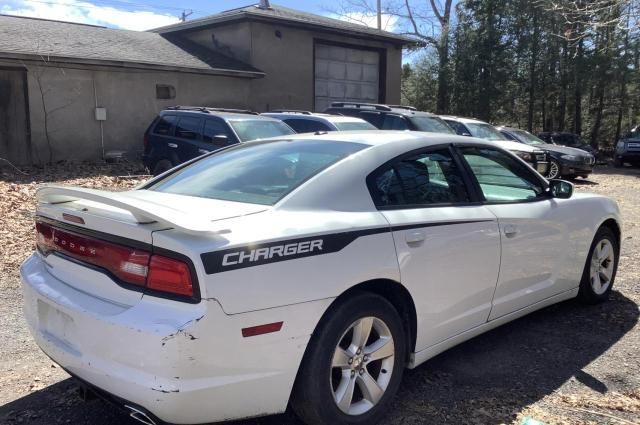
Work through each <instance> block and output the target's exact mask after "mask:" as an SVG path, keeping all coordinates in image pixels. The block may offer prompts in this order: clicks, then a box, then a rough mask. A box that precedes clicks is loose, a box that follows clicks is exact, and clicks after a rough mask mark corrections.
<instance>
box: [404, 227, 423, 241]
mask: <svg viewBox="0 0 640 425" xmlns="http://www.w3.org/2000/svg"><path fill="white" fill-rule="evenodd" d="M425 237H426V236H425V234H424V232H423V231H422V230H410V231H408V232H407V233H405V240H406V241H407V243H418V242H422V241H424V239H425Z"/></svg>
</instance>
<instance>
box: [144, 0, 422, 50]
mask: <svg viewBox="0 0 640 425" xmlns="http://www.w3.org/2000/svg"><path fill="white" fill-rule="evenodd" d="M241 20H254V21H263V22H276V23H280V24H285V25H291V26H302V27H304V28H306V29H317V30H324V31H330V32H335V33H340V34H342V35H345V34H349V35H352V36H356V37H366V38H370V39H378V40H382V41H387V42H393V43H396V44H401V45H408V44H416V43H419V40H416V39H414V38H411V37H407V36H404V35H400V34H395V33H392V32H388V31H381V30H379V29H376V28H371V27H367V26H366V25H361V24H355V23H351V22H346V21H342V20H339V19H333V18H328V17H326V16H321V15H316V14H313V13H307V12H303V11H300V10H295V9H289V8H287V7H283V6H276V5H273V4H271V6H270V7H268V8H265V7H260V6H259V5H253V6H247V7H241V8H238V9H232V10H227V11H224V12H221V13H218V14H215V15H211V16H206V17H204V18H199V19H193V20H190V21H186V22H181V23H178V24H173V25H168V26H164V27H160V28H156V29H153V30H151V31H153V32H157V33H160V34H167V33H172V32H178V31H184V30H188V29H193V28H200V27H206V26H216V25H220V24H227V23H230V22H234V21H241Z"/></svg>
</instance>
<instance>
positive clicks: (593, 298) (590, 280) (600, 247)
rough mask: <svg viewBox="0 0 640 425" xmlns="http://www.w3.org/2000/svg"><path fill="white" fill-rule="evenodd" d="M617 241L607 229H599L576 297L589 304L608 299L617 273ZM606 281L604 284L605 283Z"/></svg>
mask: <svg viewBox="0 0 640 425" xmlns="http://www.w3.org/2000/svg"><path fill="white" fill-rule="evenodd" d="M619 253H620V249H619V244H618V240H617V238H616V236H615V234H614V233H613V231H612V230H611V229H610V228H608V227H600V229H598V232H597V233H596V236H595V237H594V238H593V242H592V243H591V248H590V249H589V255H588V256H587V261H586V263H585V265H584V271H583V272H582V280H581V281H580V291H579V293H578V297H579V298H580V299H581V300H582V301H584V302H586V303H589V304H596V303H600V302H603V301H605V300H607V299H608V298H609V294H610V293H611V288H613V282H614V281H615V278H616V272H617V271H618V256H619ZM605 279H606V282H605Z"/></svg>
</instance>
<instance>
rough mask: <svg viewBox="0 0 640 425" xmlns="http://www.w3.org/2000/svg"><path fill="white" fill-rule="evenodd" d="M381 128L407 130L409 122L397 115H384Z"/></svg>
mask: <svg viewBox="0 0 640 425" xmlns="http://www.w3.org/2000/svg"><path fill="white" fill-rule="evenodd" d="M381 128H382V129H383V130H408V129H409V123H408V122H407V120H406V119H405V118H404V117H401V116H399V115H385V116H384V121H383V122H382V127H381Z"/></svg>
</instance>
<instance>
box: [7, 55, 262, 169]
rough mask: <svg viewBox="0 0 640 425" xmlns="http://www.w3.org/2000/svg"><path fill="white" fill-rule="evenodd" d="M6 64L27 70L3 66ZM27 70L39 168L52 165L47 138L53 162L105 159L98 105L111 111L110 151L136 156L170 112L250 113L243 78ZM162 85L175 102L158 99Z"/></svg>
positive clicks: (105, 129) (33, 142)
mask: <svg viewBox="0 0 640 425" xmlns="http://www.w3.org/2000/svg"><path fill="white" fill-rule="evenodd" d="M2 64H4V65H8V64H11V65H14V66H20V65H21V64H16V63H11V62H10V61H4V62H3V61H0V66H1V65H2ZM25 66H26V67H27V69H28V72H27V79H28V96H29V106H30V117H29V118H30V123H31V145H32V150H33V161H34V162H36V163H41V162H47V161H49V148H48V146H47V137H46V134H47V133H48V136H49V141H50V144H51V160H53V161H59V160H84V159H97V158H100V157H101V155H102V148H101V135H100V134H101V132H100V122H99V121H96V119H95V105H96V103H97V105H98V106H100V107H104V108H106V109H107V120H106V121H104V122H103V138H104V149H105V151H110V150H124V151H127V152H128V155H130V156H135V155H136V153H137V152H138V151H141V150H142V148H143V144H142V141H143V134H144V131H145V130H146V128H147V127H148V125H149V124H150V123H151V120H152V119H153V118H154V117H155V116H156V114H157V113H158V112H159V111H161V110H162V109H164V108H166V107H167V106H172V105H176V104H183V105H189V104H190V105H215V106H226V107H245V105H246V104H247V100H248V97H249V89H250V87H249V81H248V80H246V79H240V78H230V77H219V76H207V75H198V74H184V73H177V72H155V71H135V70H126V71H124V70H120V69H114V68H104V67H102V68H100V67H95V68H91V69H89V68H84V69H73V68H69V67H60V66H42V65H40V64H37V63H32V64H28V63H27V64H25ZM156 84H168V85H172V86H173V87H175V90H176V97H175V99H171V100H158V99H156ZM43 97H44V108H43ZM45 110H46V111H47V112H46V114H45ZM45 116H46V123H47V124H46V127H47V128H48V131H47V132H45Z"/></svg>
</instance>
